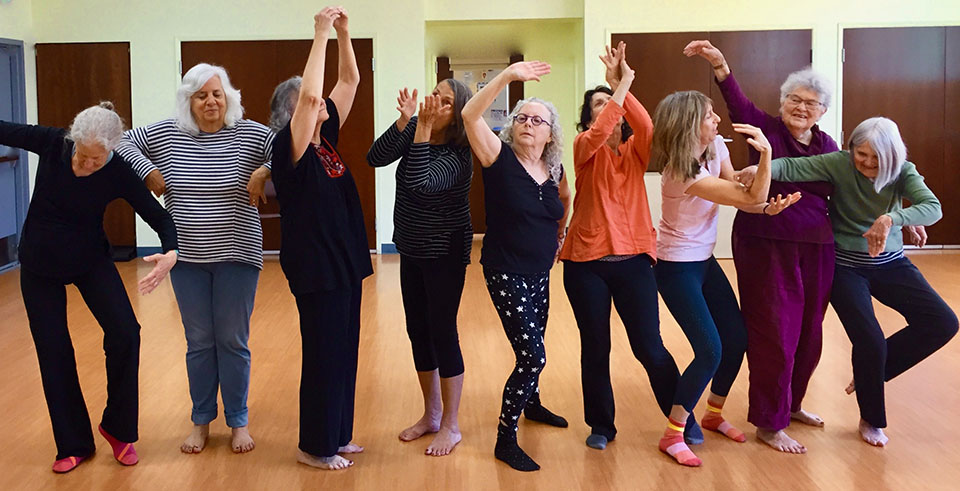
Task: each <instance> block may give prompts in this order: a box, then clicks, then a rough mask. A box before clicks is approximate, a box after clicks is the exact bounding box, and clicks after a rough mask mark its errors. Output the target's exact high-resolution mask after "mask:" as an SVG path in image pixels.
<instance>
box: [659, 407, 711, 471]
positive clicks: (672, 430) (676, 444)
mask: <svg viewBox="0 0 960 491" xmlns="http://www.w3.org/2000/svg"><path fill="white" fill-rule="evenodd" d="M684 425H685V423H677V422H676V421H674V420H673V418H667V431H665V432H663V438H661V439H660V451H661V452H663V453H665V454H667V455H669V456H671V457H673V458H674V459H676V460H677V462H678V463H679V464H680V465H685V466H688V467H700V464H701V462H700V459H698V458H697V456H696V455H694V454H693V452H692V451H691V450H690V447H688V446H687V444H686V443H684V441H683V426H684Z"/></svg>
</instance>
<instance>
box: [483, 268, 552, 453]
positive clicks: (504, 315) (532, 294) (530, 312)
mask: <svg viewBox="0 0 960 491" xmlns="http://www.w3.org/2000/svg"><path fill="white" fill-rule="evenodd" d="M483 276H484V277H485V278H486V280H487V291H489V292H490V298H491V300H493V305H494V307H496V309H497V314H499V315H500V322H501V323H502V324H503V331H504V333H506V335H507V339H508V340H509V341H510V346H511V347H513V353H514V355H515V356H516V358H517V362H516V365H515V366H514V367H513V372H512V373H511V374H510V377H509V378H507V383H506V385H505V386H504V388H503V401H502V403H501V405H500V425H499V427H498V433H499V434H501V435H503V436H507V437H514V438H515V437H516V434H517V420H518V419H519V418H520V413H521V412H523V409H524V408H525V407H527V404H528V403H533V404H539V402H540V397H539V392H540V388H539V386H538V385H539V381H540V372H542V371H543V367H544V366H545V365H546V363H547V353H546V350H545V349H544V346H543V334H544V332H545V331H546V328H547V311H548V310H549V309H550V272H549V271H547V272H545V273H538V274H515V273H506V272H503V271H496V270H493V269H490V268H486V267H484V268H483Z"/></svg>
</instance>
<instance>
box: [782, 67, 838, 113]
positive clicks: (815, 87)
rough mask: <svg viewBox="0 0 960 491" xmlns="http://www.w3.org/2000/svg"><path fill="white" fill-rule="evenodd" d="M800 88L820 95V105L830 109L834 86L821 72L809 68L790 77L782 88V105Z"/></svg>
mask: <svg viewBox="0 0 960 491" xmlns="http://www.w3.org/2000/svg"><path fill="white" fill-rule="evenodd" d="M798 88H804V89H810V90H812V91H814V92H816V93H817V94H819V95H820V99H821V100H820V103H821V104H823V108H824V109H827V108H829V107H830V102H831V101H832V100H833V84H832V82H830V79H828V78H827V77H825V76H823V75H821V74H820V72H817V71H815V70H814V69H813V68H810V67H807V68H804V69H803V70H798V71H796V72H793V73H791V74H790V75H788V76H787V79H786V80H785V81H784V82H783V85H781V86H780V104H783V101H785V100H787V96H788V95H790V93H791V92H793V91H794V90H797V89H798Z"/></svg>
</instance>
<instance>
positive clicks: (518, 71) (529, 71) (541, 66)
mask: <svg viewBox="0 0 960 491" xmlns="http://www.w3.org/2000/svg"><path fill="white" fill-rule="evenodd" d="M506 72H507V76H508V78H509V80H510V81H512V82H529V81H531V80H533V81H537V82H539V81H540V77H542V76H544V75H546V74H548V73H550V64H549V63H545V62H542V61H518V62H516V63H514V64H512V65H510V66H508V67H507V69H506Z"/></svg>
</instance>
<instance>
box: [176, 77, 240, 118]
mask: <svg viewBox="0 0 960 491" xmlns="http://www.w3.org/2000/svg"><path fill="white" fill-rule="evenodd" d="M215 76H216V77H220V84H221V85H223V94H224V96H226V98H227V107H226V114H224V118H223V124H224V125H226V126H227V127H228V128H230V127H233V125H235V124H237V121H240V119H241V118H243V106H242V105H240V91H239V90H237V89H235V88H233V85H232V84H230V77H229V76H228V75H227V71H226V70H225V69H224V68H223V67H222V66H217V65H210V64H208V63H198V64H196V65H195V66H194V67H193V68H191V69H190V70H187V73H185V74H184V75H183V81H182V82H181V83H180V87H179V88H177V127H178V128H180V129H181V130H183V131H185V132H187V133H190V134H191V135H198V134H200V127H199V126H197V122H196V120H194V119H193V112H192V111H191V110H190V98H191V97H193V94H195V93H196V92H197V91H198V90H200V89H201V88H202V87H203V85H204V84H206V83H207V82H208V81H209V80H210V79H211V78H213V77H215Z"/></svg>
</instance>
